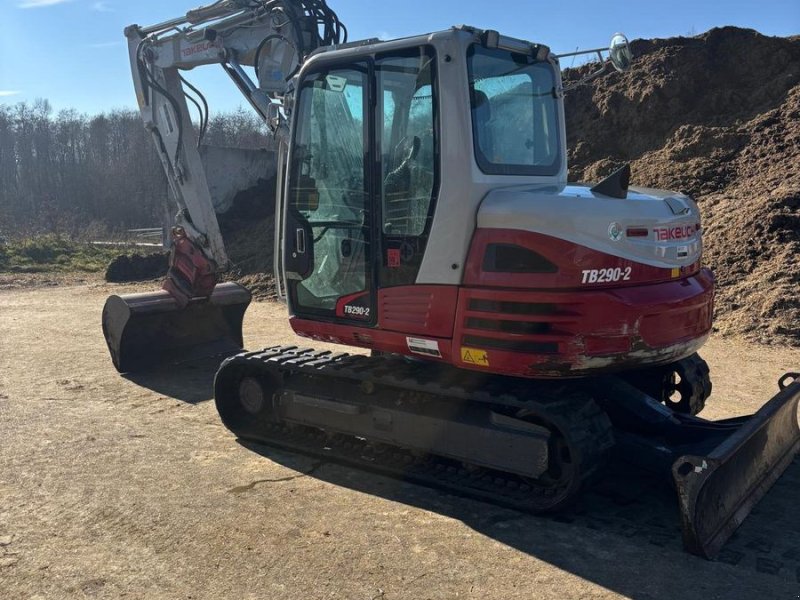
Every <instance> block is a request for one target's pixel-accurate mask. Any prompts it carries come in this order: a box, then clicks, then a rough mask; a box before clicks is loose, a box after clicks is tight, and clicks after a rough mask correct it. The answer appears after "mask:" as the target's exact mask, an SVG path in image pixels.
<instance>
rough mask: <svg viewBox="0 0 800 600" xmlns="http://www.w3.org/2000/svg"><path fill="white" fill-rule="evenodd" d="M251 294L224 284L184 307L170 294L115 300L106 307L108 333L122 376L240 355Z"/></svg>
mask: <svg viewBox="0 0 800 600" xmlns="http://www.w3.org/2000/svg"><path fill="white" fill-rule="evenodd" d="M251 299H252V296H251V294H250V292H249V291H248V290H247V288H244V287H242V286H240V285H239V284H236V283H224V284H220V285H218V286H216V287H215V288H214V292H213V294H212V295H211V296H210V297H209V298H196V299H193V300H191V301H190V302H189V304H188V305H187V306H186V307H185V308H179V306H178V304H177V302H176V301H175V300H174V299H173V298H172V296H170V295H169V294H168V293H167V292H153V293H147V294H129V295H125V296H111V297H110V298H109V299H108V300H106V304H105V307H104V308H103V335H104V336H105V338H106V343H107V344H108V349H109V351H110V352H111V359H112V360H113V361H114V366H115V367H116V368H117V370H118V371H119V372H120V373H132V372H135V371H141V370H145V369H148V368H152V367H156V366H160V365H165V364H172V363H176V362H183V361H186V360H193V359H196V358H202V357H209V356H220V355H230V354H234V353H236V352H239V351H241V349H242V347H243V345H244V344H243V340H242V321H243V320H244V313H245V311H246V310H247V307H248V306H249V305H250V301H251Z"/></svg>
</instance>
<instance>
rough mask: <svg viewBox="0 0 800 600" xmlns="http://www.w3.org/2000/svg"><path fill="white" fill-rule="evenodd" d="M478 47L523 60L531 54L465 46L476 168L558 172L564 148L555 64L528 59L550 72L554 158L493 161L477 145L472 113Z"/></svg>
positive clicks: (505, 172)
mask: <svg viewBox="0 0 800 600" xmlns="http://www.w3.org/2000/svg"><path fill="white" fill-rule="evenodd" d="M478 49H479V50H480V51H482V52H486V53H487V54H488V53H495V54H498V55H507V56H509V57H513V56H515V55H516V56H519V57H521V58H524V59H525V60H530V57H529V56H527V55H523V54H519V53H514V52H510V51H508V50H502V49H499V48H487V47H485V46H483V45H481V44H477V43H476V44H470V46H469V47H468V48H467V77H468V81H469V90H468V91H469V106H470V124H471V125H472V148H473V154H474V156H475V162H476V163H477V164H478V168H479V169H480V170H481V172H482V173H484V174H485V175H515V176H531V175H532V176H546V177H547V176H554V175H558V173H559V172H560V171H561V164H562V162H563V156H564V148H563V144H562V140H561V137H562V132H561V119H560V116H559V115H560V106H559V102H558V97H557V96H556V95H555V85H556V83H557V81H556V79H557V78H556V72H555V67H553V65H552V64H551V63H549V62H547V61H534V62H532V63H531V66H533V65H536V64H540V65H547V67H548V68H549V69H550V71H551V72H552V75H553V84H554V94H553V103H554V109H553V110H554V111H555V112H554V116H555V131H554V133H553V137H554V139H555V141H556V153H555V155H554V157H553V162H552V163H551V164H549V165H524V164H510V163H494V162H492V161H490V160H489V159H488V158H487V157H486V155H485V154H484V153H483V151H482V150H481V147H480V141H479V137H478V136H479V133H478V123H477V120H476V114H475V112H476V111H475V95H474V89H475V88H474V82H475V73H474V68H473V59H474V57H475V54H476V50H478Z"/></svg>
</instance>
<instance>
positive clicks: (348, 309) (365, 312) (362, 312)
mask: <svg viewBox="0 0 800 600" xmlns="http://www.w3.org/2000/svg"><path fill="white" fill-rule="evenodd" d="M369 312H370V309H369V308H367V307H366V306H350V305H349V304H348V305H347V306H345V307H344V314H346V315H353V316H355V317H368V316H369Z"/></svg>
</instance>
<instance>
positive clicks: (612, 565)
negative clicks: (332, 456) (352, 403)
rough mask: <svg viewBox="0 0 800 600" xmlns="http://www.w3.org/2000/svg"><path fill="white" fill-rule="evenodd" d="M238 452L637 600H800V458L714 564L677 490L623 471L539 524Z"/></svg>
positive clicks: (279, 455) (333, 469) (436, 494)
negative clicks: (455, 524)
mask: <svg viewBox="0 0 800 600" xmlns="http://www.w3.org/2000/svg"><path fill="white" fill-rule="evenodd" d="M240 443H241V444H242V445H243V446H245V447H246V448H248V449H249V450H251V451H252V452H255V453H257V454H259V455H261V456H263V457H265V458H267V459H269V460H272V461H274V462H277V463H279V464H282V465H284V466H286V467H288V468H291V469H294V470H297V471H300V472H302V473H305V474H306V475H307V476H311V477H315V478H317V479H320V480H322V481H326V482H328V483H332V484H334V485H337V486H343V487H346V488H349V489H352V490H355V491H358V492H361V493H365V494H370V495H374V496H379V497H382V498H385V499H387V500H391V501H393V502H399V503H401V504H406V505H409V506H414V507H417V508H421V509H423V510H428V511H431V512H435V513H437V514H440V515H443V516H447V517H450V518H453V519H457V520H459V521H462V522H463V523H465V524H466V525H468V526H469V527H471V528H472V529H474V530H475V531H476V532H478V533H480V534H482V535H485V536H487V537H489V538H492V539H494V540H496V541H498V542H501V543H503V544H506V545H508V546H509V547H512V548H515V549H516V550H519V551H521V552H524V553H526V554H529V555H531V556H533V557H536V558H538V559H540V560H543V561H546V562H548V563H550V564H552V565H554V566H556V567H558V568H560V569H563V570H565V571H568V572H570V573H573V574H575V575H577V576H579V577H582V578H584V579H586V580H589V581H592V582H594V583H597V584H598V585H601V586H603V587H605V588H607V589H609V590H613V591H615V592H617V593H620V594H623V595H625V596H628V597H630V598H635V599H637V600H638V599H641V600H644V599H656V600H662V599H663V600H667V599H670V600H671V599H673V598H695V597H697V598H712V597H713V598H716V597H720V598H722V597H724V598H752V597H754V594H755V593H756V592H758V597H796V594H797V592H798V589H800V588H799V587H798V583H800V511H798V510H797V503H798V500H800V492H798V490H800V459H797V460H795V462H794V463H793V464H792V465H791V466H790V467H789V469H788V470H787V471H786V473H785V474H784V476H783V477H782V478H781V479H780V480H779V482H778V483H777V484H776V485H775V487H774V488H773V489H772V490H771V492H770V493H769V494H768V495H767V497H766V498H765V499H764V500H763V501H762V502H761V503H760V504H759V505H758V506H756V508H755V510H754V511H753V513H751V515H750V517H749V518H748V519H747V521H745V523H744V525H743V526H742V527H741V528H740V529H739V530H738V531H737V532H736V533H735V534H734V536H733V537H732V538H731V539H730V540H729V541H728V543H727V544H726V546H725V548H724V549H723V551H722V553H721V554H720V557H719V558H718V560H717V561H716V562H711V561H707V560H704V559H701V558H697V557H695V556H692V555H689V554H687V553H685V552H684V551H683V548H682V542H681V531H680V522H679V514H678V509H677V501H676V498H675V493H674V491H673V490H672V489H671V487H670V486H669V485H667V484H666V483H664V482H661V481H659V480H656V479H653V478H651V477H650V476H649V475H647V474H645V473H640V472H638V471H634V472H631V471H630V469H629V468H627V467H625V466H622V465H619V464H618V465H612V467H611V468H610V469H609V475H608V477H607V478H606V479H605V480H604V481H602V482H601V483H600V484H599V485H598V486H597V488H596V489H594V490H592V491H590V492H588V493H585V494H584V495H583V497H582V498H581V499H580V500H579V502H578V504H576V505H575V506H574V507H573V508H571V509H570V510H568V511H566V512H564V513H561V514H558V515H551V516H534V515H530V514H526V513H521V512H518V511H515V510H510V509H505V508H500V507H496V506H493V505H490V504H486V503H483V502H480V501H476V500H471V499H467V498H462V497H457V496H453V495H451V494H449V493H445V492H441V491H438V490H434V489H430V488H426V487H422V486H419V485H415V484H412V483H407V482H404V481H402V480H397V479H392V478H389V477H386V476H383V475H379V474H373V473H370V472H365V471H363V470H358V469H355V468H352V467H348V466H346V465H341V464H338V463H336V462H323V463H322V465H321V466H320V464H319V458H318V457H310V456H302V455H297V454H292V453H289V452H287V451H285V450H282V449H279V448H272V447H270V446H264V445H261V444H255V443H251V442H243V441H240ZM301 476H302V475H301ZM764 585H766V586H768V588H769V589H764V588H763V586H764ZM759 586H761V587H759ZM532 591H533V590H532Z"/></svg>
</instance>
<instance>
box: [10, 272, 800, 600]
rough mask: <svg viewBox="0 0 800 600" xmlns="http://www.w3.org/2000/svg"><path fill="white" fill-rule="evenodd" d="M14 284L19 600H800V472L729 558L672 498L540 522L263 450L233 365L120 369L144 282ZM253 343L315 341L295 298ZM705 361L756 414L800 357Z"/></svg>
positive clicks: (15, 588) (724, 399)
mask: <svg viewBox="0 0 800 600" xmlns="http://www.w3.org/2000/svg"><path fill="white" fill-rule="evenodd" d="M1 284H2V281H0V440H2V441H1V442H0V597H2V598H8V599H16V598H83V597H96V598H121V597H125V598H170V599H174V598H268V599H281V598H287V599H288V598H292V599H297V598H319V599H328V598H341V599H348V600H349V599H364V600H374V599H381V598H386V599H390V598H397V599H405V598H413V599H417V598H420V599H425V598H534V597H535V598H588V597H592V598H612V597H613V598H616V597H630V598H642V599H645V598H659V599H660V598H664V599H666V598H703V599H705V600H709V599H711V598H754V597H759V598H767V597H770V598H798V597H800V516H798V514H797V511H796V508H795V507H796V505H797V501H798V500H799V499H800V492H799V491H798V490H800V463H798V462H795V464H794V465H793V466H792V467H791V468H790V470H789V471H788V472H787V474H786V475H785V476H784V478H783V479H782V480H781V482H779V484H778V485H777V486H776V487H775V488H774V489H773V491H772V493H771V494H770V495H769V496H768V498H767V499H766V500H765V501H764V502H762V504H761V505H760V506H759V507H758V509H757V511H756V513H755V514H754V515H753V516H751V518H750V519H749V520H748V521H747V522H746V523H745V525H744V526H743V527H742V528H741V530H740V532H739V533H738V534H737V536H736V537H735V538H734V539H733V540H732V541H731V542H730V543H729V544H728V547H727V548H726V553H725V554H724V556H723V558H724V560H723V561H719V562H708V561H704V560H701V559H698V558H695V557H693V556H689V555H686V554H684V553H683V552H682V551H681V549H680V539H679V537H678V534H677V529H676V527H677V524H674V527H673V525H672V524H670V525H664V523H663V522H662V520H661V518H662V517H663V516H664V515H663V514H662V513H663V512H664V511H663V510H661V509H660V508H658V507H657V504H658V503H654V504H653V506H654V508H653V514H652V515H651V516H648V514H647V512H648V511H647V507H648V503H647V501H643V502H641V503H640V504H639V505H638V510H628V509H627V508H625V507H624V506H623V507H621V508H618V509H617V514H616V515H613V516H612V515H606V514H605V512H603V511H600V510H599V509H594V508H593V506H594V505H595V502H594V501H595V499H596V498H599V496H596V495H590V496H588V497H587V498H586V500H585V501H584V507H583V509H582V510H577V511H576V512H575V513H574V514H573V515H571V516H567V517H564V518H537V517H531V516H526V515H521V514H519V513H515V512H513V511H508V510H504V509H499V508H495V507H491V506H487V505H485V504H482V503H479V502H473V501H469V500H464V499H459V498H454V497H451V496H447V495H444V494H441V493H438V492H433V491H429V490H426V489H424V488H419V487H417V486H413V485H409V484H405V483H402V482H398V481H394V480H391V479H386V478H383V477H380V476H376V475H371V474H366V473H361V472H358V471H353V470H351V469H348V468H346V467H342V466H338V465H334V464H328V463H322V462H319V461H318V460H316V459H313V458H308V457H303V456H296V455H292V454H289V453H286V452H281V451H277V450H272V449H268V448H263V447H253V448H250V449H248V448H247V447H245V446H243V445H241V444H239V443H237V441H236V440H235V439H234V438H233V437H232V436H231V435H230V434H229V433H228V432H227V431H226V430H225V429H224V428H223V427H222V425H221V424H220V423H219V420H218V418H217V415H216V411H215V409H214V406H213V402H209V400H210V399H211V378H212V373H213V369H214V365H213V364H199V365H195V366H193V367H184V368H180V369H170V370H168V371H164V372H161V373H155V374H151V375H148V376H146V377H139V378H137V379H136V380H132V379H126V378H123V377H120V376H119V375H118V374H117V373H116V372H115V371H114V369H113V367H112V366H111V362H110V360H109V359H108V357H107V355H106V349H105V347H104V342H103V340H102V335H101V333H100V312H101V309H102V305H103V300H104V298H105V297H106V296H107V295H108V294H109V293H120V292H122V291H134V290H135V291H141V290H142V289H143V288H142V286H119V287H118V286H111V285H107V284H102V283H99V282H96V281H91V280H90V281H87V282H84V283H81V284H80V285H70V284H69V282H64V281H58V282H55V283H54V284H53V286H51V287H42V286H41V285H36V282H33V283H32V284H31V285H13V286H5V289H4V288H3V286H2V285H1ZM245 328H246V332H247V335H246V337H247V344H248V347H251V348H255V347H260V346H266V345H273V344H280V343H289V342H292V341H295V338H294V337H293V335H292V334H291V332H290V330H289V328H288V326H287V324H286V319H285V314H284V309H283V307H282V306H281V305H278V304H272V303H259V304H255V305H254V306H253V307H252V308H251V310H250V312H249V314H248V318H247V321H246V323H245ZM704 356H705V357H706V359H707V360H708V361H709V362H710V364H711V366H712V376H714V385H715V394H714V398H713V399H712V404H711V406H710V408H709V409H708V414H709V416H712V417H720V416H726V415H731V414H741V413H746V412H748V411H752V410H754V409H755V408H757V407H758V406H759V405H761V404H762V403H763V402H765V401H766V400H767V399H768V398H769V397H771V396H772V394H773V393H774V391H775V381H776V380H777V378H778V377H779V376H780V375H781V374H782V373H784V372H786V371H789V370H792V369H794V370H797V369H798V368H800V351H799V350H796V349H795V350H792V349H781V348H775V347H772V348H766V347H761V346H754V345H746V344H745V343H743V342H740V341H736V340H734V339H730V338H728V339H724V340H723V339H714V340H712V341H711V342H710V343H709V344H708V346H707V348H706V351H705V352H704ZM601 504H602V502H601ZM642 506H644V507H645V510H644V511H642V510H641V508H642ZM634 508H636V505H634ZM659 511H661V512H659ZM627 512H630V513H631V514H623V513H627ZM633 513H636V514H633ZM667 513H669V510H667ZM667 516H670V515H667ZM607 517H608V518H607Z"/></svg>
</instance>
